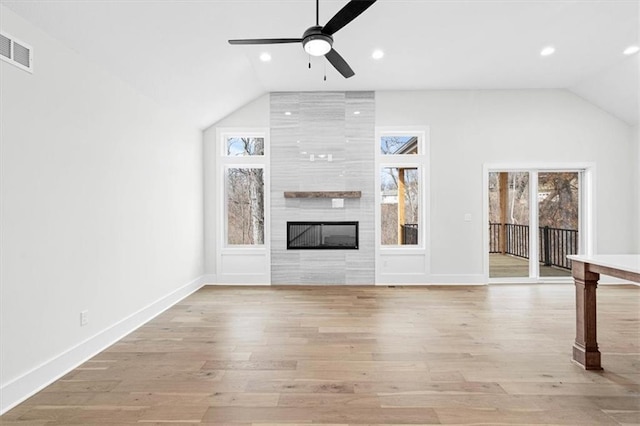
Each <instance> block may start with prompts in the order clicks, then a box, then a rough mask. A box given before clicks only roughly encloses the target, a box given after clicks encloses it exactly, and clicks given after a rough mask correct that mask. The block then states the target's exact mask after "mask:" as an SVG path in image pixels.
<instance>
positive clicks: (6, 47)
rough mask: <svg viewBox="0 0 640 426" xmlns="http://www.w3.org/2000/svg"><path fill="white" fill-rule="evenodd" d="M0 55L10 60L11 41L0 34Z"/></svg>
mask: <svg viewBox="0 0 640 426" xmlns="http://www.w3.org/2000/svg"><path fill="white" fill-rule="evenodd" d="M0 55H2V56H4V57H5V58H9V59H11V39H10V38H9V37H5V36H3V35H2V34H0Z"/></svg>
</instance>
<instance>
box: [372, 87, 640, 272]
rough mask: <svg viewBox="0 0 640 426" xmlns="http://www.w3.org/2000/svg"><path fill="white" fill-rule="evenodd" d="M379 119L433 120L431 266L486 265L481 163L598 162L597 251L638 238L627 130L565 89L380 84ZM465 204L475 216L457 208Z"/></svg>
mask: <svg viewBox="0 0 640 426" xmlns="http://www.w3.org/2000/svg"><path fill="white" fill-rule="evenodd" d="M376 114H377V118H376V125H378V126H399V125H417V124H424V125H428V126H429V127H430V129H431V139H430V140H431V177H430V190H431V211H430V213H429V216H430V221H431V233H432V235H431V269H432V273H433V274H434V276H438V275H439V276H443V277H446V276H447V275H460V274H471V275H473V274H480V273H482V272H483V271H482V270H483V257H482V256H483V249H484V246H483V241H482V234H483V228H484V226H485V224H484V223H483V222H482V213H483V212H482V208H483V207H482V205H483V204H482V193H483V188H482V167H483V164H485V163H507V162H509V163H513V162H522V163H533V162H535V163H541V162H551V163H553V162H556V163H559V162H563V163H567V162H583V163H584V162H593V163H595V164H596V189H595V190H596V203H597V205H596V215H597V236H596V238H597V246H596V250H597V252H599V253H630V252H633V251H634V250H635V248H636V247H637V243H638V242H637V238H636V237H634V235H637V234H634V233H633V232H629V231H630V229H633V227H634V226H635V223H636V221H637V216H636V215H635V208H636V207H635V206H636V204H637V200H636V197H637V195H634V194H637V184H636V183H635V182H634V179H633V176H634V168H635V167H636V166H637V157H635V158H634V156H632V155H630V144H629V141H630V140H631V135H632V129H631V128H630V126H628V125H627V124H625V123H624V122H622V121H621V120H619V119H617V118H615V117H613V116H611V115H609V114H608V113H606V112H604V111H603V110H601V109H599V108H597V107H595V106H593V105H592V104H590V103H588V102H586V101H584V100H582V99H581V98H579V97H577V96H576V95H573V94H571V93H570V92H568V91H564V90H517V91H422V92H376ZM467 213H470V214H471V217H472V222H471V223H465V222H464V221H463V217H464V215H465V214H467Z"/></svg>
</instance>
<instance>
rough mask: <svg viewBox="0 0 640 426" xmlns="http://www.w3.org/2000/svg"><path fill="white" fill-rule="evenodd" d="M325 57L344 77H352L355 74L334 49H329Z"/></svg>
mask: <svg viewBox="0 0 640 426" xmlns="http://www.w3.org/2000/svg"><path fill="white" fill-rule="evenodd" d="M325 57H326V58H327V60H328V61H329V62H330V63H331V65H333V67H334V68H335V69H337V70H338V72H339V73H340V74H342V76H343V77H344V78H349V77H353V76H354V75H355V74H356V73H354V72H353V70H352V69H351V67H350V66H349V64H347V61H345V60H344V59H343V58H342V56H340V54H339V53H338V52H336V51H335V50H334V49H331V50H330V51H329V53H327V54H326V55H325Z"/></svg>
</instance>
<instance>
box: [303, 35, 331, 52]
mask: <svg viewBox="0 0 640 426" xmlns="http://www.w3.org/2000/svg"><path fill="white" fill-rule="evenodd" d="M330 40H331V39H330V38H329V37H326V36H323V35H322V34H319V35H317V36H309V37H307V38H305V39H304V40H303V42H302V45H303V46H304V51H305V52H307V53H308V54H309V55H311V56H324V55H326V54H327V53H329V51H330V50H331V41H330Z"/></svg>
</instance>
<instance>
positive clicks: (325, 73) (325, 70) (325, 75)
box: [323, 61, 327, 81]
mask: <svg viewBox="0 0 640 426" xmlns="http://www.w3.org/2000/svg"><path fill="white" fill-rule="evenodd" d="M323 63H324V81H327V61H323Z"/></svg>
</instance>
